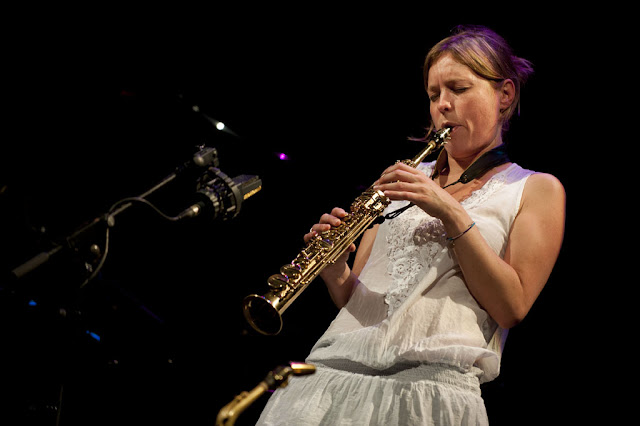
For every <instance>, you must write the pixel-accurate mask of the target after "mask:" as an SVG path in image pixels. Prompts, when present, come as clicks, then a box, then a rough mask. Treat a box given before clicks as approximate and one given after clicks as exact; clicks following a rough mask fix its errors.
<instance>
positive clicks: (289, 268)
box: [280, 264, 302, 281]
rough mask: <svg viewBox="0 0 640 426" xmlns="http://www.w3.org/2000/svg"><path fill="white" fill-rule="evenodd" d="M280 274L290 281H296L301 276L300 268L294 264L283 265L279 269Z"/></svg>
mask: <svg viewBox="0 0 640 426" xmlns="http://www.w3.org/2000/svg"><path fill="white" fill-rule="evenodd" d="M280 273H281V274H282V275H285V276H286V277H287V278H288V279H289V280H291V281H297V280H298V279H300V277H301V276H302V274H301V273H300V266H299V265H294V264H289V265H284V266H283V267H281V268H280Z"/></svg>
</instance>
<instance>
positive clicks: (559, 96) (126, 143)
mask: <svg viewBox="0 0 640 426" xmlns="http://www.w3.org/2000/svg"><path fill="white" fill-rule="evenodd" d="M52 12H53V11H52ZM67 12H68V13H71V12H72V11H60V10H56V11H55V15H54V16H55V19H54V18H52V16H51V15H50V14H49V13H48V11H40V13H38V16H34V15H33V14H31V13H30V11H20V12H16V13H15V14H14V15H10V16H11V18H12V19H13V20H14V21H15V22H14V23H16V22H17V24H16V25H15V26H14V27H12V28H13V31H11V34H10V35H9V36H8V37H7V38H6V40H5V44H6V50H5V59H6V60H5V65H4V67H5V68H6V71H8V76H7V77H5V88H6V90H5V97H4V104H5V111H6V113H5V120H6V123H7V125H6V126H5V136H4V138H3V139H4V141H3V143H2V153H1V157H0V159H1V161H2V163H1V168H0V189H1V192H0V215H1V216H0V219H1V222H0V235H1V238H0V247H1V249H2V257H1V259H0V266H1V267H2V269H1V271H2V273H3V277H6V276H8V273H9V271H11V270H12V269H13V268H15V267H16V266H18V265H20V264H22V263H23V262H25V261H26V260H28V259H30V258H31V257H33V256H35V255H36V254H38V253H40V252H42V251H45V250H49V249H51V248H52V247H53V246H54V244H61V243H63V242H64V240H65V237H67V236H69V235H71V234H72V233H73V232H74V230H76V229H78V228H79V227H81V226H82V225H83V224H86V223H87V222H89V221H91V220H92V219H94V218H96V217H99V216H100V215H102V214H103V213H105V212H106V211H107V210H108V209H109V207H110V206H111V205H112V204H113V203H115V202H116V201H118V200H120V199H121V198H124V197H128V196H134V195H138V194H140V193H142V192H144V191H146V190H147V189H149V188H150V187H152V186H153V185H155V184H156V183H157V182H159V181H160V180H161V179H162V178H163V177H165V176H166V175H168V174H169V173H171V172H172V171H173V170H174V168H175V167H176V166H178V165H180V164H182V163H184V162H185V161H188V160H189V159H190V157H191V156H192V155H193V153H194V152H195V151H196V150H197V149H196V147H197V146H198V145H201V144H205V145H207V146H213V147H215V148H216V149H217V150H218V152H219V154H220V169H221V170H222V171H223V172H224V173H226V174H227V175H229V176H232V177H233V176H236V175H238V174H244V173H246V174H255V175H259V176H260V178H261V179H262V181H263V190H262V191H261V192H259V193H258V194H257V195H255V196H254V197H252V198H250V199H249V200H247V201H246V203H245V204H243V206H242V211H241V213H240V215H239V216H238V217H237V218H236V219H234V220H232V221H226V222H208V221H202V220H195V221H190V222H189V221H187V222H181V223H170V222H167V221H165V220H163V219H161V218H160V217H159V216H158V215H156V214H155V213H154V212H153V211H151V210H150V209H148V208H147V207H145V206H141V205H134V206H133V207H132V208H130V209H129V210H127V211H126V212H124V213H122V214H121V215H118V216H117V218H116V226H115V227H114V228H113V229H112V230H111V235H110V240H111V241H110V252H109V256H108V258H107V260H106V263H105V265H104V268H103V269H102V271H101V273H100V275H99V276H98V278H96V279H95V280H94V281H92V282H91V283H90V284H89V285H87V286H86V287H85V288H84V289H82V290H78V287H79V284H80V283H81V282H82V281H83V279H84V275H83V267H82V263H83V262H85V260H86V259H85V258H83V257H82V256H77V255H72V253H71V251H68V250H67V251H65V252H64V253H62V254H61V255H60V256H56V257H55V258H54V259H52V260H51V261H50V262H48V263H47V264H46V265H45V266H43V267H41V268H39V269H38V270H36V271H34V272H33V273H32V274H29V275H28V276H27V277H25V278H24V279H22V280H20V281H19V282H17V283H16V282H11V280H9V279H5V281H4V283H3V285H2V288H3V289H2V291H1V293H0V308H1V310H2V312H0V319H1V321H2V322H1V324H0V327H1V334H0V339H1V341H0V346H1V347H2V350H1V354H2V355H1V356H2V359H1V361H2V364H1V369H0V375H1V377H2V380H0V386H1V387H2V399H1V400H0V404H2V405H3V406H4V408H3V409H2V410H1V411H0V415H3V416H7V417H9V416H16V417H15V418H17V419H19V421H16V423H15V424H37V425H52V424H56V421H59V424H60V425H80V424H82V425H86V424H193V425H206V424H213V423H214V422H215V416H216V414H217V412H218V410H219V409H220V408H221V407H222V406H223V405H224V404H226V403H227V402H229V401H230V400H231V399H232V398H233V397H234V396H235V395H237V394H238V393H240V392H241V391H243V390H249V389H251V388H253V387H254V386H255V385H257V383H258V382H259V381H260V380H262V378H264V376H265V375H266V373H267V372H268V371H270V370H271V369H273V368H275V367H276V366H278V365H280V364H283V363H286V362H288V361H290V360H303V359H304V358H305V357H306V355H307V354H308V352H309V350H310V348H311V346H312V345H313V343H314V342H315V341H316V340H317V338H318V337H319V336H320V335H321V334H322V332H323V331H324V330H325V329H326V327H327V326H328V324H329V322H330V321H331V320H332V319H333V317H334V316H335V314H336V313H337V310H336V309H335V308H334V307H333V305H332V304H331V302H330V300H329V298H328V296H327V294H326V291H325V290H324V288H323V284H322V282H321V281H320V280H318V282H315V283H314V284H313V285H312V286H310V287H309V288H308V289H307V290H306V291H305V292H304V294H303V295H302V296H301V297H300V298H299V299H298V301H296V303H294V304H293V306H292V307H291V308H290V309H289V310H288V311H287V312H286V313H285V314H284V329H283V331H282V333H281V334H280V335H278V336H275V337H265V336H259V335H257V334H256V333H254V332H252V331H251V330H249V329H248V328H247V326H246V325H245V323H244V320H243V318H242V313H241V301H242V299H243V297H244V296H246V295H248V294H250V293H259V294H262V293H264V292H265V291H266V278H267V277H268V276H269V275H271V274H274V273H276V272H278V269H279V267H280V266H281V265H283V264H285V263H288V262H290V261H291V260H292V259H293V258H294V257H295V256H296V255H297V253H298V252H299V250H300V249H301V248H302V247H303V243H302V235H303V234H304V233H305V232H306V231H307V230H308V229H309V226H310V225H311V224H313V223H315V221H317V219H318V218H319V216H320V215H321V214H322V213H324V212H327V211H329V210H330V209H331V208H332V207H334V206H342V207H347V206H348V205H349V204H350V203H351V201H352V200H353V199H354V198H355V197H356V196H357V195H358V194H359V193H360V192H361V191H362V190H363V189H364V188H365V187H366V186H368V185H369V184H370V183H371V182H372V181H373V180H375V178H376V177H377V176H378V175H379V174H380V172H381V171H382V170H383V169H384V168H386V167H387V166H389V165H391V164H392V163H393V162H395V161H396V160H398V159H404V158H409V157H412V156H414V155H415V154H416V153H417V152H418V151H419V150H420V148H421V146H420V144H419V143H417V142H412V141H408V140H407V138H408V137H410V136H422V135H423V132H424V127H425V126H426V125H427V116H428V100H427V98H426V95H425V93H424V90H423V82H422V69H421V66H422V61H423V59H424V56H425V55H426V53H427V51H428V49H429V48H430V47H431V46H432V45H433V44H434V43H436V42H437V41H438V40H440V39H441V38H443V37H445V36H447V35H448V33H449V31H450V30H451V29H452V28H453V27H454V26H455V25H456V24H458V23H471V24H484V25H488V26H490V27H491V28H493V29H495V30H496V31H498V32H499V33H500V34H502V35H503V36H504V37H505V38H506V39H507V40H508V41H509V42H510V43H511V44H512V46H513V47H514V49H515V51H516V54H517V55H519V56H522V57H525V58H527V59H529V60H531V61H532V62H533V64H534V67H535V71H536V74H535V75H534V76H533V78H532V79H531V81H530V82H529V83H528V84H527V86H526V87H525V89H524V91H523V95H522V107H521V116H520V117H515V118H514V120H513V123H512V126H511V129H510V131H509V132H508V133H507V135H506V139H507V141H508V143H509V152H510V155H511V158H512V160H513V161H515V162H517V163H518V164H520V165H522V166H523V167H526V168H531V169H534V170H537V171H542V172H548V173H552V174H554V175H555V176H557V177H558V178H559V179H560V180H561V181H562V182H563V183H564V185H565V188H566V191H567V197H568V198H567V200H568V201H567V203H568V204H567V212H568V213H567V228H566V235H565V243H564V247H563V250H562V253H561V256H560V259H559V261H558V263H557V266H556V269H555V271H554V273H553V275H552V277H551V279H550V281H549V283H548V285H547V287H546V288H545V289H544V291H543V293H542V295H541V296H540V298H539V300H538V301H537V302H536V305H535V306H534V307H533V309H532V311H531V313H530V314H529V316H528V317H527V318H526V320H525V321H524V322H523V323H522V324H520V325H519V326H517V327H516V328H515V329H513V330H511V332H510V336H509V339H508V342H507V346H506V350H505V352H504V358H503V364H502V374H501V376H500V377H499V378H498V379H497V380H496V381H495V382H493V383H491V384H488V385H485V386H483V392H484V396H485V399H486V402H487V407H488V410H489V414H490V418H491V421H492V424H528V423H533V424H535V423H537V422H541V421H545V422H547V421H557V424H560V423H564V421H565V420H568V419H572V420H575V418H576V416H579V417H582V416H583V415H585V414H586V413H589V416H591V415H592V414H591V409H590V408H587V407H588V405H589V403H588V402H585V398H588V397H589V395H591V392H592V388H591V385H592V384H591V382H590V381H589V380H587V379H586V378H585V373H584V371H585V368H586V367H587V366H588V365H589V362H590V358H591V357H592V356H593V355H592V354H591V351H592V350H591V349H589V348H590V345H591V342H590V338H589V336H590V333H587V331H586V330H585V329H586V328H589V327H593V326H594V325H595V326H598V323H597V321H591V320H590V319H589V312H590V310H589V308H588V307H587V297H588V295H589V293H590V289H591V288H595V287H596V286H598V285H600V280H599V278H598V277H597V276H596V275H595V274H594V273H593V272H592V269H591V268H590V266H594V265H589V261H588V258H587V257H586V256H584V255H583V254H584V253H585V252H586V250H588V248H587V247H586V246H585V242H584V241H585V240H584V239H583V238H584V237H582V236H581V235H582V233H581V232H580V230H581V229H584V225H585V220H586V219H585V218H584V217H583V216H581V213H580V212H581V204H583V205H586V204H585V203H586V202H585V200H586V196H587V191H586V190H585V189H583V188H584V186H583V185H581V184H580V182H581V180H580V179H581V177H580V174H579V171H580V168H581V164H582V163H583V162H584V161H585V160H586V159H587V158H588V157H589V155H590V154H591V152H592V149H595V148H596V143H597V142H596V141H595V140H593V138H592V136H591V134H592V132H593V131H594V129H596V128H597V124H596V123H597V119H598V117H597V116H596V115H595V113H594V112H593V111H591V109H590V102H591V99H592V95H593V93H592V91H593V89H592V88H590V87H589V88H587V87H588V79H587V77H586V75H585V74H588V72H587V67H588V65H587V64H588V60H587V59H588V58H589V55H590V52H591V51H592V50H594V49H596V48H597V39H598V37H596V36H594V33H593V31H592V28H591V27H590V25H589V24H588V23H587V22H584V21H581V22H575V21H572V22H569V23H567V22H566V21H561V20H560V19H558V20H557V21H554V20H553V19H546V20H544V21H540V20H531V21H528V22H512V21H504V20H500V19H493V20H491V19H485V20H482V19H479V18H478V17H472V18H465V19H462V18H460V17H456V16H453V17H452V18H451V19H449V18H447V19H435V17H436V16H440V15H434V14H431V15H430V14H429V11H424V10H420V9H418V8H415V9H410V10H406V11H402V12H400V11H395V13H390V12H389V11H388V10H387V9H385V8H382V7H380V8H374V9H373V10H367V11H354V12H353V13H346V12H345V11H341V12H340V13H338V12H335V11H333V10H332V11H330V10H324V9H322V10H321V9H320V8H317V9H314V8H313V7H311V6H309V7H308V9H307V10H305V11H297V10H294V11H292V10H283V11H278V10H274V9H269V10H261V11H256V10H253V9H252V10H251V13H249V11H238V10H235V11H222V10H221V9H215V11H211V10H210V9H206V10H205V9H202V10H197V9H196V10H191V11H189V12H188V13H186V14H183V13H175V14H174V13H173V11H171V10H165V11H164V12H165V13H163V14H162V16H161V17H159V16H157V15H155V14H153V13H151V12H150V11H148V13H147V12H142V13H135V14H133V13H132V12H131V11H130V10H126V9H122V10H110V11H109V14H108V15H105V14H104V13H102V12H97V11H92V12H91V13H89V12H86V11H82V12H81V13H82V16H83V19H76V18H69V17H66V16H65V14H66V13H67ZM85 12H86V13H85ZM287 14H288V15H287ZM447 16H448V15H447ZM194 105H198V107H199V109H200V111H201V112H202V113H204V114H206V115H207V116H209V117H211V118H214V119H215V120H219V121H222V122H224V123H225V124H226V125H227V126H228V128H229V129H231V130H232V131H233V132H234V133H235V134H236V135H237V136H234V135H232V134H230V133H225V132H219V131H217V130H216V129H214V128H213V126H212V125H211V123H210V122H209V121H207V120H206V119H205V118H204V116H203V115H202V114H199V113H196V112H194V111H193V109H192V107H193V106H194ZM278 153H286V155H287V156H288V158H289V160H287V161H281V160H280V159H279V158H278ZM196 178H197V174H191V175H190V174H188V173H186V174H185V175H183V176H181V177H180V178H179V179H177V180H176V181H175V182H172V183H171V184H169V185H167V186H166V187H164V188H162V189H161V190H159V191H157V192H156V193H155V194H153V196H152V197H150V200H152V201H153V202H154V203H155V204H157V205H158V207H160V208H161V209H162V210H163V211H165V212H167V213H168V214H170V215H175V214H177V213H178V212H180V211H181V210H182V209H184V208H185V207H187V206H188V205H190V203H191V197H192V196H193V195H194V193H195V180H196ZM85 235H86V236H85ZM93 242H96V243H98V244H103V242H104V232H103V230H96V231H95V232H88V233H86V234H83V238H82V241H81V244H87V243H93ZM585 259H586V260H585ZM587 324H588V325H587ZM90 333H95V335H97V336H99V339H100V340H99V341H98V340H96V339H95V338H94V337H92V334H90ZM576 395H578V397H577V398H576ZM265 401H266V396H265V397H263V398H262V399H260V400H259V401H258V402H256V403H255V404H254V406H253V407H251V408H250V409H249V410H248V411H247V412H245V413H244V414H243V415H242V416H241V417H240V419H239V421H238V423H237V424H253V422H255V420H256V418H257V416H258V415H259V412H260V410H261V409H262V407H263V406H264V403H265ZM577 401H579V402H577ZM587 401H589V400H587ZM3 424H4V423H3ZM9 424H11V423H9Z"/></svg>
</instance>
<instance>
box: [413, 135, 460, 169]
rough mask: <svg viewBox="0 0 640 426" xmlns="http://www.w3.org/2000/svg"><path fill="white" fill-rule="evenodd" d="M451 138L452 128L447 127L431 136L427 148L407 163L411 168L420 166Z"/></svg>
mask: <svg viewBox="0 0 640 426" xmlns="http://www.w3.org/2000/svg"><path fill="white" fill-rule="evenodd" d="M450 137H451V128H449V127H445V128H443V129H440V130H438V131H437V132H435V133H434V134H433V135H430V136H429V139H428V143H427V146H425V147H424V148H423V149H422V151H420V152H419V153H418V155H416V156H415V157H413V159H412V160H409V161H407V162H406V163H407V164H408V165H410V166H411V167H418V165H419V164H420V163H422V162H423V161H424V159H425V158H427V156H428V155H429V154H431V153H432V152H433V151H435V150H436V149H440V148H442V147H443V146H444V144H445V143H447V142H448V141H449V138H450Z"/></svg>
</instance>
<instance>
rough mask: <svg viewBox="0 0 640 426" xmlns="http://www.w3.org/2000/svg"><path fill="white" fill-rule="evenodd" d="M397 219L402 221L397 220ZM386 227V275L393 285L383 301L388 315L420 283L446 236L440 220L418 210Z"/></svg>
mask: <svg viewBox="0 0 640 426" xmlns="http://www.w3.org/2000/svg"><path fill="white" fill-rule="evenodd" d="M403 216H404V217H403ZM400 217H402V218H403V220H398V219H399V218H400ZM389 227H390V232H389V234H388V236H387V244H388V246H389V249H388V255H389V258H390V262H389V266H388V268H387V273H388V274H389V275H391V277H392V278H393V282H392V284H391V286H390V287H389V289H388V290H387V293H386V295H385V298H384V300H385V302H386V304H387V305H388V307H389V308H388V314H389V315H391V313H393V311H395V310H396V309H397V308H398V307H399V306H400V305H401V304H402V302H404V301H405V300H406V298H407V297H408V296H409V294H410V293H411V292H412V291H413V289H414V287H415V285H416V284H417V283H418V282H420V278H421V273H424V272H426V269H427V267H428V266H429V265H430V264H431V263H432V262H433V259H434V258H435V256H436V255H437V254H438V253H440V252H441V251H442V248H443V247H444V244H445V241H446V235H445V231H444V225H443V224H442V222H441V221H440V219H436V218H434V217H432V216H429V215H427V214H426V213H425V212H424V211H422V210H421V209H419V208H417V207H413V208H411V209H409V210H407V211H406V212H405V213H404V214H403V215H401V216H399V217H398V218H396V219H394V220H392V221H391V222H390V223H389Z"/></svg>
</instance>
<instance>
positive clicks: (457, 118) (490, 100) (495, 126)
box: [427, 53, 512, 157]
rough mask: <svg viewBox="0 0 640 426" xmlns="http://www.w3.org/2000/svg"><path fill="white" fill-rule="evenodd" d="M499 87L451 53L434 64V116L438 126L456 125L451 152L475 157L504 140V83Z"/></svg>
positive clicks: (429, 92)
mask: <svg viewBox="0 0 640 426" xmlns="http://www.w3.org/2000/svg"><path fill="white" fill-rule="evenodd" d="M505 81H509V82H510V80H505ZM511 84H512V83H511ZM499 86H500V87H498V88H496V86H495V83H492V82H490V81H488V80H485V79H483V78H481V77H479V76H478V75H476V74H475V73H474V72H473V71H471V69H470V68H469V67H467V66H465V65H462V64H460V63H459V62H456V61H455V60H454V59H453V57H452V56H451V55H450V54H448V53H446V54H444V55H443V56H441V57H440V58H439V59H438V60H437V61H436V62H435V63H434V64H433V65H432V66H431V68H430V69H429V74H428V76H427V95H428V96H429V100H430V112H431V119H432V121H433V124H434V125H435V127H436V129H441V128H443V127H452V128H453V129H452V133H451V139H450V141H449V143H448V144H447V145H445V147H446V148H447V151H448V152H449V154H450V155H453V156H454V157H458V156H459V157H465V156H472V155H476V154H477V153H479V152H480V151H482V150H484V149H485V148H487V147H489V146H491V147H493V146H497V145H499V144H501V143H502V138H501V128H502V122H501V120H500V109H501V108H503V107H504V102H505V99H504V97H505V96H504V91H503V90H501V87H502V86H504V82H503V83H502V84H499ZM507 106H508V105H507Z"/></svg>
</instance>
